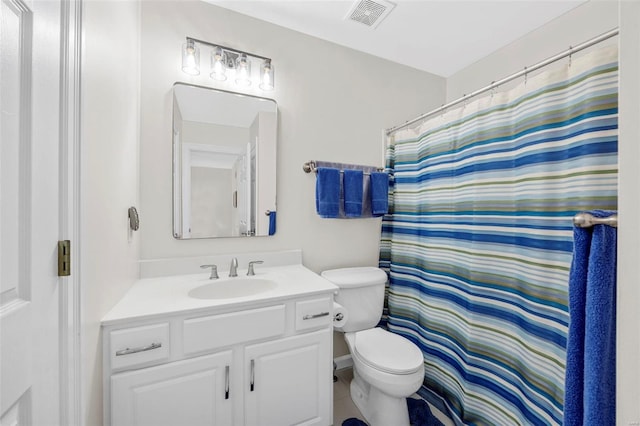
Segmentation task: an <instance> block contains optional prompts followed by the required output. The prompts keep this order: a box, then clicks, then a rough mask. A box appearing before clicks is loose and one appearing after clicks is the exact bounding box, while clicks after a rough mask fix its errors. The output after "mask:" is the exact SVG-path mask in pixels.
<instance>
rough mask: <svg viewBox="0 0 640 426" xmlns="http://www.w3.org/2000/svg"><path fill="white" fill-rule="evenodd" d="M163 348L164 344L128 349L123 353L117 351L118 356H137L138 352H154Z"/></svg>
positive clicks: (122, 351) (123, 350)
mask: <svg viewBox="0 0 640 426" xmlns="http://www.w3.org/2000/svg"><path fill="white" fill-rule="evenodd" d="M161 347H162V343H152V344H150V345H148V346H141V347H139V348H126V349H122V350H121V351H116V356H122V355H130V354H135V353H138V352H145V351H152V350H154V349H158V348H161Z"/></svg>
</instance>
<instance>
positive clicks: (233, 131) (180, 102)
mask: <svg viewBox="0 0 640 426" xmlns="http://www.w3.org/2000/svg"><path fill="white" fill-rule="evenodd" d="M276 137H277V105H276V103H275V101H274V100H273V99H267V98H259V97H254V96H248V95H243V94H238V93H232V92H225V91H221V90H215V89H210V88H207V87H201V86H193V85H188V84H184V83H176V84H174V86H173V235H174V237H175V238H178V239H190V238H216V237H241V236H245V237H246V236H265V235H273V233H275V212H276Z"/></svg>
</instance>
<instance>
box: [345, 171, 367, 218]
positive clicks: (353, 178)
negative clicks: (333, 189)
mask: <svg viewBox="0 0 640 426" xmlns="http://www.w3.org/2000/svg"><path fill="white" fill-rule="evenodd" d="M362 176H363V174H362V170H345V171H344V181H343V186H344V215H345V216H346V217H360V216H362Z"/></svg>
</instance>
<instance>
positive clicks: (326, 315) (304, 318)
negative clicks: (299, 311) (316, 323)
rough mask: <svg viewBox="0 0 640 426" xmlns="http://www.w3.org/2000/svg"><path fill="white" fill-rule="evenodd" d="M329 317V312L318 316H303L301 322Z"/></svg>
mask: <svg viewBox="0 0 640 426" xmlns="http://www.w3.org/2000/svg"><path fill="white" fill-rule="evenodd" d="M328 316H329V312H320V313H319V314H313V315H305V316H303V317H302V319H303V320H310V319H315V318H320V317H328Z"/></svg>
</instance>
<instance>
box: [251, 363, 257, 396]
mask: <svg viewBox="0 0 640 426" xmlns="http://www.w3.org/2000/svg"><path fill="white" fill-rule="evenodd" d="M255 373H256V362H255V361H254V360H251V382H250V385H251V387H250V390H251V392H253V388H254V384H255V378H256V374H255Z"/></svg>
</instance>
